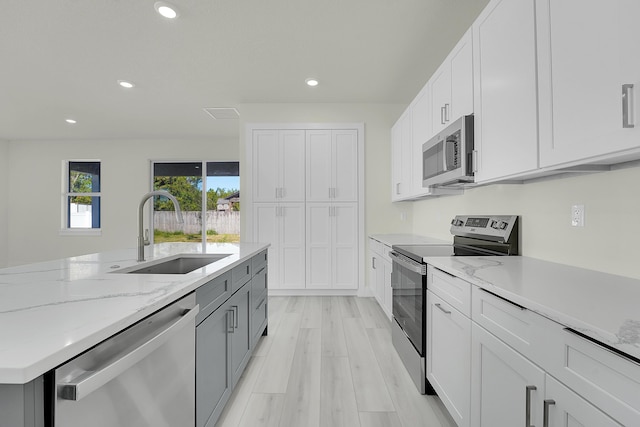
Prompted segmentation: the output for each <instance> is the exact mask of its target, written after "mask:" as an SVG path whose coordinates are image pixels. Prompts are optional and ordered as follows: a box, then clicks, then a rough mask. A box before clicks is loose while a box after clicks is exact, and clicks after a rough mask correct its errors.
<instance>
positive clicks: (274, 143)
mask: <svg viewBox="0 0 640 427" xmlns="http://www.w3.org/2000/svg"><path fill="white" fill-rule="evenodd" d="M304 162H305V144H304V131H303V130H255V131H253V164H254V170H253V188H254V194H253V201H254V202H302V201H304V197H305V195H304V191H305V187H304Z"/></svg>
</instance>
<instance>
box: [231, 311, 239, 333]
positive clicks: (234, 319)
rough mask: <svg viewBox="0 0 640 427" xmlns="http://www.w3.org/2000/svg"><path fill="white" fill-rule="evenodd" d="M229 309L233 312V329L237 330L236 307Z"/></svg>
mask: <svg viewBox="0 0 640 427" xmlns="http://www.w3.org/2000/svg"><path fill="white" fill-rule="evenodd" d="M231 309H232V310H233V329H238V306H237V305H232V306H231Z"/></svg>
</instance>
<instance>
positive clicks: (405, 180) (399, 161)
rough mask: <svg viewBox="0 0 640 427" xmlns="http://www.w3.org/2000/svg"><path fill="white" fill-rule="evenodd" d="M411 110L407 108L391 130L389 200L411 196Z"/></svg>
mask: <svg viewBox="0 0 640 427" xmlns="http://www.w3.org/2000/svg"><path fill="white" fill-rule="evenodd" d="M412 148H413V147H412V139H411V110H410V109H409V108H407V109H406V110H405V112H404V113H403V114H402V116H400V118H399V119H398V121H397V122H396V124H395V125H394V126H393V128H391V200H392V201H398V200H405V199H407V198H409V197H411V194H412V176H413V175H412V170H411V164H412V163H413V157H412V154H413V151H412Z"/></svg>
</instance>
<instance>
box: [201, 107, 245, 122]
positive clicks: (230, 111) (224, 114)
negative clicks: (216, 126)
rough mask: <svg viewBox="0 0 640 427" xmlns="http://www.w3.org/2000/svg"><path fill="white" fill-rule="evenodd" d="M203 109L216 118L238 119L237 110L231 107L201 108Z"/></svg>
mask: <svg viewBox="0 0 640 427" xmlns="http://www.w3.org/2000/svg"><path fill="white" fill-rule="evenodd" d="M203 110H204V111H205V112H206V113H207V114H209V115H210V116H211V117H213V118H214V119H216V120H226V119H239V118H240V114H239V113H238V110H236V109H235V108H233V107H219V108H218V107H214V108H203Z"/></svg>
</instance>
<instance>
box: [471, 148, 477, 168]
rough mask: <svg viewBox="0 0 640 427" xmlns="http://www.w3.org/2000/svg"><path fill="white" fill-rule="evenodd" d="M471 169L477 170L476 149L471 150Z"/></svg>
mask: <svg viewBox="0 0 640 427" xmlns="http://www.w3.org/2000/svg"><path fill="white" fill-rule="evenodd" d="M471 170H472V171H473V172H474V173H475V172H478V151H477V150H473V151H472V152H471Z"/></svg>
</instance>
